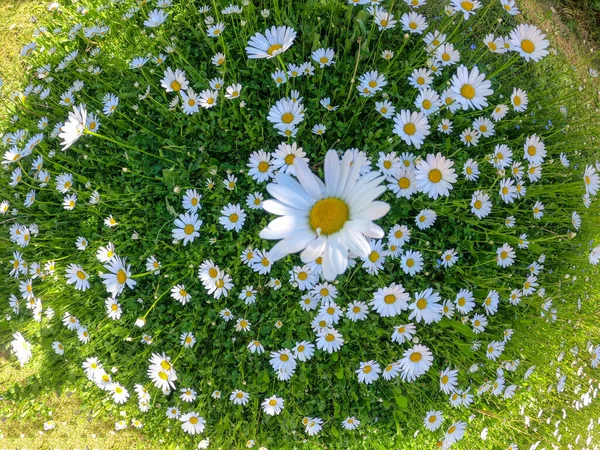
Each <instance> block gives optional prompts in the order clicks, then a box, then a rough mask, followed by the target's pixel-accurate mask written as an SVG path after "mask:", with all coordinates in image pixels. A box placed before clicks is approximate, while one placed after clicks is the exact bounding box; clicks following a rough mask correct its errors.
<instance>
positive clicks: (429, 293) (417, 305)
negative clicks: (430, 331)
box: [408, 288, 442, 325]
mask: <svg viewBox="0 0 600 450" xmlns="http://www.w3.org/2000/svg"><path fill="white" fill-rule="evenodd" d="M440 300H441V298H440V294H438V293H437V292H433V289H431V288H428V289H426V290H424V291H422V292H417V293H415V301H414V303H411V304H410V305H408V308H409V309H411V310H412V312H411V313H410V315H409V316H408V319H409V320H410V319H413V318H415V320H416V321H417V322H421V320H422V321H424V322H425V323H426V324H428V325H429V324H430V323H433V322H439V321H440V320H442V305H441V304H440V303H439V302H440Z"/></svg>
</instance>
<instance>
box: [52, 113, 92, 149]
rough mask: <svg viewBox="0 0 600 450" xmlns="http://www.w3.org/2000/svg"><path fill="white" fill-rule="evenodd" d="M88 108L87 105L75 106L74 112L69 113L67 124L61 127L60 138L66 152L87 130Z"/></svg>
mask: <svg viewBox="0 0 600 450" xmlns="http://www.w3.org/2000/svg"><path fill="white" fill-rule="evenodd" d="M86 116H87V108H86V106H85V105H79V106H73V111H72V112H70V113H69V118H68V119H67V122H66V123H65V124H64V125H63V126H62V127H61V132H60V133H59V134H58V137H59V138H61V139H62V142H61V143H60V145H61V147H62V149H61V150H62V151H63V152H64V151H65V150H66V149H68V148H69V147H70V146H71V145H73V144H74V143H75V142H77V140H78V139H79V138H80V137H81V136H82V135H83V133H84V131H85V128H86Z"/></svg>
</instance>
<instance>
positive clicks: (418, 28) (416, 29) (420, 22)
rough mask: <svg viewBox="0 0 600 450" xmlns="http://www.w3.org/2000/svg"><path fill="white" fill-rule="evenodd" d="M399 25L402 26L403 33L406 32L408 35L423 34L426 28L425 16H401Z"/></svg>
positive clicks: (408, 14) (411, 13)
mask: <svg viewBox="0 0 600 450" xmlns="http://www.w3.org/2000/svg"><path fill="white" fill-rule="evenodd" d="M400 23H401V24H402V29H403V30H404V31H408V32H409V33H413V34H421V33H423V31H425V30H426V29H427V26H428V25H427V21H426V20H425V16H422V15H421V14H418V13H416V12H410V13H405V14H402V17H400Z"/></svg>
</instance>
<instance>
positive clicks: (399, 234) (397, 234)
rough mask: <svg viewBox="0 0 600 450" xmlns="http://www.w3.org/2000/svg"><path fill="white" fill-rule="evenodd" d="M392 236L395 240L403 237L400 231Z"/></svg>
mask: <svg viewBox="0 0 600 450" xmlns="http://www.w3.org/2000/svg"><path fill="white" fill-rule="evenodd" d="M398 184H399V183H398ZM400 187H402V186H400ZM394 236H395V237H396V239H400V238H401V237H402V236H404V234H403V233H402V231H400V230H398V231H396V232H395V233H394Z"/></svg>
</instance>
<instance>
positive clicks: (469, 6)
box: [460, 2, 474, 11]
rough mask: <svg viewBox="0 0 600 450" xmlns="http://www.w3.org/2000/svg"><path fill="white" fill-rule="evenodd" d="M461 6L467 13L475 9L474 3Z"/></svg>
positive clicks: (465, 3)
mask: <svg viewBox="0 0 600 450" xmlns="http://www.w3.org/2000/svg"><path fill="white" fill-rule="evenodd" d="M460 6H462V8H463V9H464V10H466V11H471V10H472V9H473V6H474V5H473V2H460Z"/></svg>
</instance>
